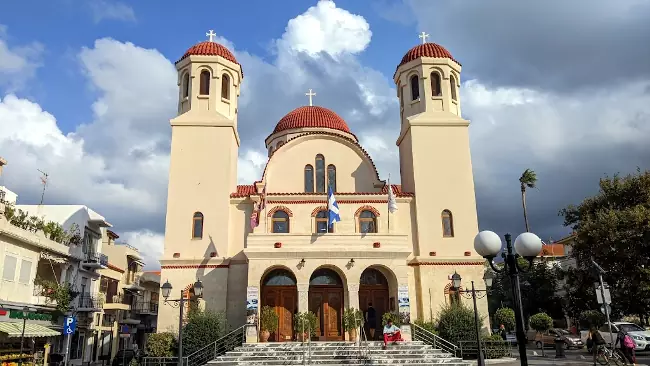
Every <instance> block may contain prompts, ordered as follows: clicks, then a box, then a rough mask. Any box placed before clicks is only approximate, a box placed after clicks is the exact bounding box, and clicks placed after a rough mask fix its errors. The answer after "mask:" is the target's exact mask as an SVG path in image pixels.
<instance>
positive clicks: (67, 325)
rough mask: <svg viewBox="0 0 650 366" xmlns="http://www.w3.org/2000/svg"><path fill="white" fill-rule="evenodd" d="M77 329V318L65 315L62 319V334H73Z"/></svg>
mask: <svg viewBox="0 0 650 366" xmlns="http://www.w3.org/2000/svg"><path fill="white" fill-rule="evenodd" d="M75 330H77V319H75V317H74V316H66V317H65V320H64V321H63V334H73V333H74V331H75Z"/></svg>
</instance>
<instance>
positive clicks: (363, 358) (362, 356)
mask: <svg viewBox="0 0 650 366" xmlns="http://www.w3.org/2000/svg"><path fill="white" fill-rule="evenodd" d="M357 338H358V339H359V362H363V364H364V365H371V364H372V360H371V358H370V346H369V344H368V336H367V335H366V330H365V329H363V321H362V322H361V325H359V336H358V337H357ZM364 339H365V341H364ZM364 345H365V347H364ZM364 348H365V349H364ZM364 351H365V353H364Z"/></svg>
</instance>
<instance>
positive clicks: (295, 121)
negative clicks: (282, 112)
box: [273, 106, 350, 133]
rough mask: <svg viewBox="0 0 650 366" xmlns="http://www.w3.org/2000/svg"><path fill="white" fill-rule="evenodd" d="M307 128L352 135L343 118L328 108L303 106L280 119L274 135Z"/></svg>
mask: <svg viewBox="0 0 650 366" xmlns="http://www.w3.org/2000/svg"><path fill="white" fill-rule="evenodd" d="M305 127H315V128H319V127H320V128H331V129H334V130H339V131H343V132H347V133H350V128H349V127H348V124H347V123H345V121H344V120H343V118H341V117H339V115H338V114H336V113H334V112H332V111H331V110H329V109H327V108H323V107H318V106H303V107H299V108H296V109H294V110H292V111H291V112H289V113H287V115H286V116H284V117H282V118H281V119H280V121H279V122H278V124H277V125H276V126H275V129H274V130H273V133H278V132H281V131H285V130H291V129H294V128H305Z"/></svg>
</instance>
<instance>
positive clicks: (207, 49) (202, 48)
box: [176, 41, 241, 66]
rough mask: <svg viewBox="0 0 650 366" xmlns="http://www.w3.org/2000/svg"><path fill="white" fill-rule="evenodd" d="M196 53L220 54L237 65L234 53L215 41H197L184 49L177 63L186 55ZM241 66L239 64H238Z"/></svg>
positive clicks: (205, 54) (202, 54)
mask: <svg viewBox="0 0 650 366" xmlns="http://www.w3.org/2000/svg"><path fill="white" fill-rule="evenodd" d="M191 55H197V56H221V57H223V58H225V59H226V60H228V61H230V62H234V63H236V64H237V65H239V62H237V59H236V58H235V55H233V54H232V52H230V51H229V50H228V49H227V48H226V47H224V46H222V45H220V44H219V43H217V42H211V41H204V42H201V43H197V44H195V45H194V46H192V47H190V48H188V49H187V51H185V54H184V55H183V57H181V58H180V60H178V61H176V62H177V63H178V62H180V61H181V60H183V59H185V58H186V57H188V56H191ZM240 66H241V65H240Z"/></svg>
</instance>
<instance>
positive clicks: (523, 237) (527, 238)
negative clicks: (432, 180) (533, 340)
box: [474, 230, 542, 366]
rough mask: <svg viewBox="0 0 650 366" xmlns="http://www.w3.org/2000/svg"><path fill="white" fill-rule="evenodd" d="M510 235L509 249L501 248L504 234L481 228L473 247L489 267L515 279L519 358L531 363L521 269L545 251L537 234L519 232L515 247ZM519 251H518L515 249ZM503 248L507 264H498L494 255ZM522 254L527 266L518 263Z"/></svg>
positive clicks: (508, 238)
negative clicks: (521, 286)
mask: <svg viewBox="0 0 650 366" xmlns="http://www.w3.org/2000/svg"><path fill="white" fill-rule="evenodd" d="M511 238H512V237H511V235H510V234H506V235H505V239H506V250H507V253H503V252H501V247H502V243H501V238H499V235H497V234H496V233H494V232H492V231H487V230H486V231H481V232H480V233H478V234H477V235H476V237H475V238H474V250H476V252H477V253H478V254H479V255H481V256H482V257H483V258H485V259H487V261H488V263H489V264H490V267H491V268H492V270H493V271H495V272H497V273H503V272H506V271H507V272H508V276H509V277H510V280H511V282H512V298H513V300H514V302H515V304H514V308H515V309H514V310H515V323H516V330H517V346H518V347H519V359H520V361H521V365H522V366H528V356H527V355H526V342H527V341H526V333H525V330H524V315H523V310H522V307H521V289H520V286H519V272H528V270H530V267H531V266H532V265H533V260H534V259H535V257H537V255H539V253H540V252H541V251H542V239H540V238H539V237H538V236H537V235H535V234H533V233H530V232H526V233H522V234H520V235H519V236H518V237H517V239H515V246H514V250H513V247H512V241H511ZM515 251H516V253H515ZM499 252H501V257H502V258H504V259H505V262H504V266H503V267H502V268H498V267H497V266H495V265H494V263H493V261H494V258H495V257H496V256H497V255H498V254H499ZM519 258H524V259H525V260H526V261H528V266H527V267H526V268H522V267H521V266H519V263H517V260H518V259H519Z"/></svg>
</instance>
